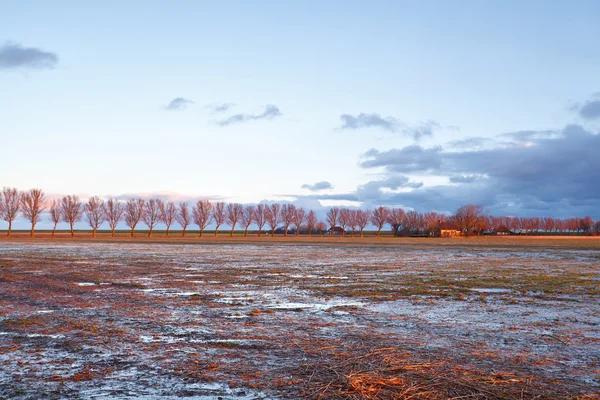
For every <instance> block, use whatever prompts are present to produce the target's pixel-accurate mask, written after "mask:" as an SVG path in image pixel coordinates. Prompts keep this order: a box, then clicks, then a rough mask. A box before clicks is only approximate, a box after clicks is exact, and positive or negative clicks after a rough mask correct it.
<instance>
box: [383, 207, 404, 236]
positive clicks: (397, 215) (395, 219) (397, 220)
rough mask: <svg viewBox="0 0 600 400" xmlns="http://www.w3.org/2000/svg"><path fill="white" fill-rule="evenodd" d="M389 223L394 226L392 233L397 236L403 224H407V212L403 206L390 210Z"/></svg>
mask: <svg viewBox="0 0 600 400" xmlns="http://www.w3.org/2000/svg"><path fill="white" fill-rule="evenodd" d="M387 223H388V224H390V225H391V226H392V234H393V235H394V236H396V235H397V234H398V230H399V229H400V227H401V226H402V225H406V214H405V213H404V210H403V209H401V208H392V209H391V210H389V213H388V219H387Z"/></svg>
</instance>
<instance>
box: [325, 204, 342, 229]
mask: <svg viewBox="0 0 600 400" xmlns="http://www.w3.org/2000/svg"><path fill="white" fill-rule="evenodd" d="M339 218H340V209H339V208H337V207H331V208H330V209H329V211H328V212H327V223H328V224H329V225H330V226H331V236H333V234H334V233H335V227H336V226H337V223H338V219H339Z"/></svg>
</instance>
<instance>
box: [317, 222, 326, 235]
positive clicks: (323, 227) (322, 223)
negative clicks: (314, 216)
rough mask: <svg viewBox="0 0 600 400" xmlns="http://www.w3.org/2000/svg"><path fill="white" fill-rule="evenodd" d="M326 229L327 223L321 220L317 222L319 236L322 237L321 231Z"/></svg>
mask: <svg viewBox="0 0 600 400" xmlns="http://www.w3.org/2000/svg"><path fill="white" fill-rule="evenodd" d="M325 229H327V224H326V223H325V222H323V221H319V222H317V230H318V231H319V236H321V237H323V231H325Z"/></svg>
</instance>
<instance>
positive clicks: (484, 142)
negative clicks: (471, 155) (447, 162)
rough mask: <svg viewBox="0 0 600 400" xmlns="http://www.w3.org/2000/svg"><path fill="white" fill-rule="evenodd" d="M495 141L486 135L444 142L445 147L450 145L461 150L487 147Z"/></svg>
mask: <svg viewBox="0 0 600 400" xmlns="http://www.w3.org/2000/svg"><path fill="white" fill-rule="evenodd" d="M493 143H495V140H494V139H491V138H486V137H467V138H462V139H456V140H451V141H450V142H448V143H446V146H447V147H452V148H455V149H461V150H472V149H480V148H483V147H487V146H489V145H491V144H493Z"/></svg>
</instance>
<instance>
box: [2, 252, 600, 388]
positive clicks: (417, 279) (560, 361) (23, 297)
mask: <svg viewBox="0 0 600 400" xmlns="http://www.w3.org/2000/svg"><path fill="white" fill-rule="evenodd" d="M0 266H1V267H0V398H1V397H5V398H21V399H38V398H65V397H66V398H82V399H91V398H110V397H113V398H125V399H126V398H141V399H159V398H161V399H163V398H166V399H170V398H173V399H174V398H190V399H217V398H219V397H220V398H222V399H228V398H231V399H261V398H290V399H294V398H298V397H307V398H346V397H349V396H355V398H392V397H396V398H398V397H399V398H402V396H404V397H409V396H411V395H414V396H415V398H440V399H442V398H448V397H452V396H456V397H458V396H461V395H462V396H471V398H513V397H514V398H521V397H518V396H522V397H523V398H535V397H536V396H540V398H556V397H560V398H563V397H569V396H572V397H576V396H584V395H586V394H587V395H588V396H593V395H592V394H593V393H595V392H598V391H600V381H599V379H600V306H599V299H600V289H599V288H598V286H599V285H598V279H599V277H600V252H598V251H594V250H578V251H572V250H565V249H552V250H548V251H540V250H539V249H537V250H533V249H532V250H527V249H518V250H517V249H495V250H492V251H490V250H483V249H451V248H427V247H423V248H414V247H403V248H366V247H363V248H360V247H356V248H352V247H343V248H336V247H309V246H298V247H295V246H248V245H231V246H229V245H222V246H193V245H157V244H152V245H144V244H43V245H42V244H39V245H38V244H34V245H31V244H26V245H25V244H11V243H1V244H0ZM590 398H592V397H590Z"/></svg>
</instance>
